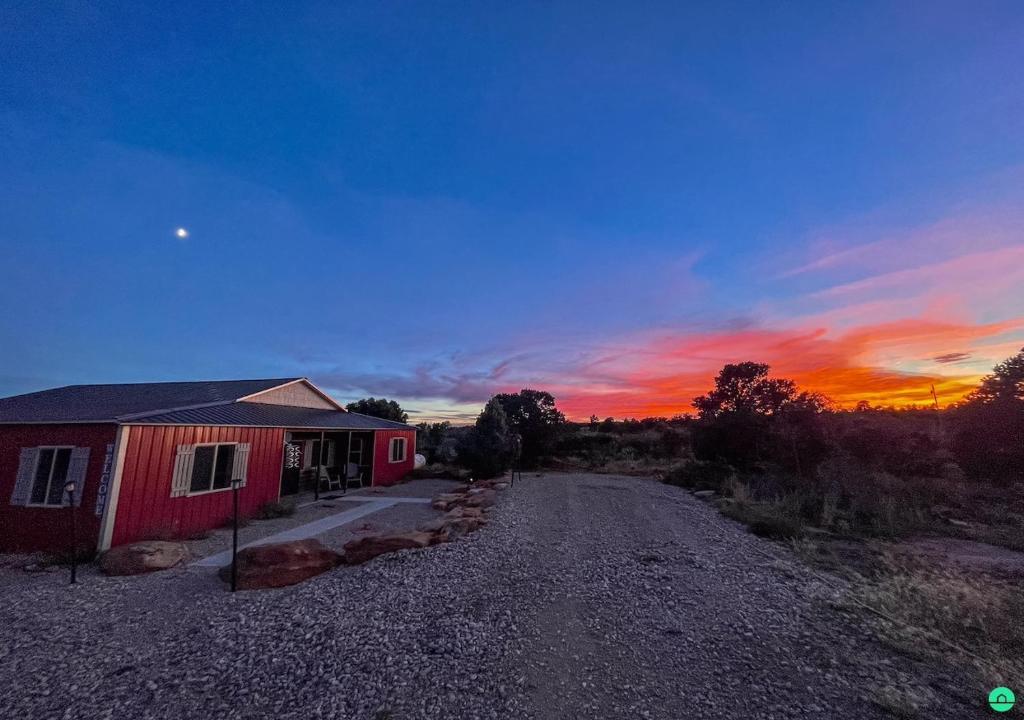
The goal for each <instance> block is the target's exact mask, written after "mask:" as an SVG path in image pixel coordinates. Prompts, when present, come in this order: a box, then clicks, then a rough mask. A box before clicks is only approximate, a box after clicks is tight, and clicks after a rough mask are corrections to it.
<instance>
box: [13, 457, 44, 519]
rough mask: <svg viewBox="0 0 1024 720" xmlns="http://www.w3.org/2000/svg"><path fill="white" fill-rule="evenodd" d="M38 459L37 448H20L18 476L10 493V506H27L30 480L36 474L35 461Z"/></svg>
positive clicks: (29, 495)
mask: <svg viewBox="0 0 1024 720" xmlns="http://www.w3.org/2000/svg"><path fill="white" fill-rule="evenodd" d="M38 459H39V448H34V447H33V448H22V449H21V459H20V460H19V461H18V476H17V479H16V480H15V481H14V492H12V493H11V505H28V500H29V498H30V497H31V496H32V480H33V479H34V477H35V474H36V461H37V460H38Z"/></svg>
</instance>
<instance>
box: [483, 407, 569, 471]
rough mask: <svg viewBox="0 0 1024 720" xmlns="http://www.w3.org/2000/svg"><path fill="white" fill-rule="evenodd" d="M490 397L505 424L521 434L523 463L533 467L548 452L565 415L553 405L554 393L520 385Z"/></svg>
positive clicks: (552, 446) (555, 440) (558, 432)
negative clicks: (498, 407) (516, 388)
mask: <svg viewBox="0 0 1024 720" xmlns="http://www.w3.org/2000/svg"><path fill="white" fill-rule="evenodd" d="M491 399H492V400H497V401H498V403H500V404H501V407H502V409H503V410H504V411H505V415H506V416H507V417H508V424H509V428H510V429H511V430H512V432H513V433H516V434H518V435H519V437H520V438H521V441H522V446H521V452H522V455H521V462H522V464H523V467H536V466H537V464H538V463H539V462H540V460H541V458H543V457H545V456H547V455H550V454H551V451H552V450H553V449H554V447H555V443H556V442H558V437H559V434H560V433H561V431H562V429H563V426H564V425H565V415H563V414H562V413H561V412H560V411H559V409H558V408H557V407H555V398H554V396H553V395H552V394H551V393H548V392H544V391H543V390H530V389H529V388H523V389H522V390H520V391H519V392H517V393H501V394H499V395H495V396H494V397H493V398H491Z"/></svg>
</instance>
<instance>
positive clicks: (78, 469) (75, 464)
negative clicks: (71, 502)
mask: <svg viewBox="0 0 1024 720" xmlns="http://www.w3.org/2000/svg"><path fill="white" fill-rule="evenodd" d="M88 471H89V448H87V447H76V448H75V449H74V450H72V451H71V461H70V462H69V463H68V480H67V481H68V482H73V483H74V484H75V507H79V506H80V505H81V504H82V490H83V489H84V488H85V477H86V474H87V473H88ZM67 499H68V497H67V493H64V502H65V503H66V502H67Z"/></svg>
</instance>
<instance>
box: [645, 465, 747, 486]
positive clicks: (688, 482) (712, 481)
mask: <svg viewBox="0 0 1024 720" xmlns="http://www.w3.org/2000/svg"><path fill="white" fill-rule="evenodd" d="M735 474H736V471H735V470H734V469H733V468H732V466H731V465H727V464H726V463H722V462H696V461H695V462H687V463H683V464H681V465H676V466H675V467H674V468H672V469H671V470H669V471H668V472H667V473H666V474H665V476H664V477H663V478H662V482H663V483H665V484H667V485H674V486H676V487H682V488H686V489H688V490H714V491H715V492H717V493H721V492H723V490H724V489H725V488H726V486H727V484H728V483H729V481H730V480H731V479H732V478H733V477H734V476H735Z"/></svg>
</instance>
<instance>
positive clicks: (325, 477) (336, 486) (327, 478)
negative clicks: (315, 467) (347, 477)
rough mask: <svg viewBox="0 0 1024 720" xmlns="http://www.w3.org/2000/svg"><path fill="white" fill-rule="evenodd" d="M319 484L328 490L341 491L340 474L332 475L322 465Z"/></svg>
mask: <svg viewBox="0 0 1024 720" xmlns="http://www.w3.org/2000/svg"><path fill="white" fill-rule="evenodd" d="M320 483H321V484H322V485H323V486H325V487H326V488H327V489H328V490H341V489H342V483H341V473H338V472H335V473H332V472H331V471H330V470H328V469H327V468H326V467H324V466H323V465H321V466H320Z"/></svg>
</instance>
